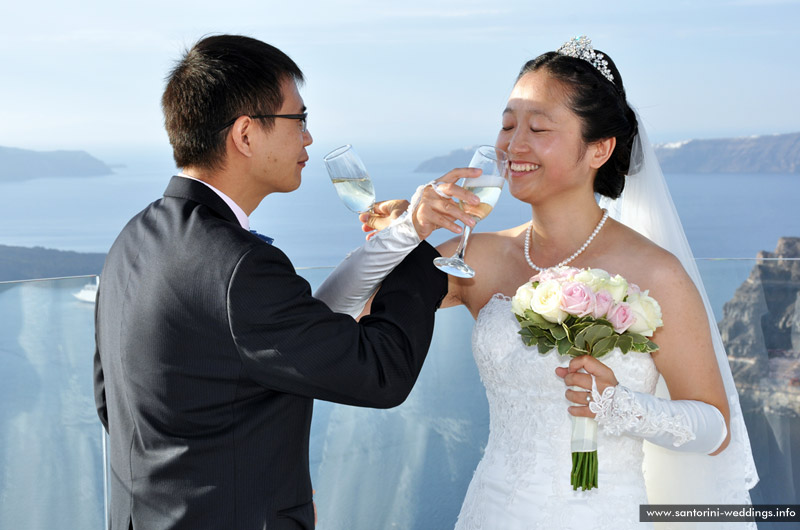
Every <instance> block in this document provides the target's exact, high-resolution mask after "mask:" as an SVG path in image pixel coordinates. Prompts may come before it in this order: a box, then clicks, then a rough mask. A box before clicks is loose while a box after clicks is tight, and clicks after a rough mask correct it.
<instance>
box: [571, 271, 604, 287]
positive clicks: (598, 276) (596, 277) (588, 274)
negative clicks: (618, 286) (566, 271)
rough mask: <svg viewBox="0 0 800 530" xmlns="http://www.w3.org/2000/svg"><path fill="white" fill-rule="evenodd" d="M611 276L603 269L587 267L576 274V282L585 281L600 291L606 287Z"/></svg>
mask: <svg viewBox="0 0 800 530" xmlns="http://www.w3.org/2000/svg"><path fill="white" fill-rule="evenodd" d="M610 277H611V276H610V275H609V274H608V273H607V272H606V271H604V270H603V269H585V270H582V271H581V272H579V273H578V274H576V275H575V278H574V280H575V281H576V282H581V283H585V284H586V285H588V286H589V287H591V288H592V291H594V292H598V291H601V290H602V289H604V288H605V285H606V282H607V281H608V279H609V278H610Z"/></svg>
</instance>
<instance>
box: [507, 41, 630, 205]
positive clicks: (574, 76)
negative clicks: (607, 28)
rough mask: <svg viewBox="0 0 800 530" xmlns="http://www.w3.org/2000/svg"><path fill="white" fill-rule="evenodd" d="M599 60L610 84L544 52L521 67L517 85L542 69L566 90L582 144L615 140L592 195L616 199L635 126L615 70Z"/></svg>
mask: <svg viewBox="0 0 800 530" xmlns="http://www.w3.org/2000/svg"><path fill="white" fill-rule="evenodd" d="M595 51H596V52H597V53H598V54H600V53H602V52H600V51H599V50H595ZM603 59H605V60H606V61H607V62H608V64H607V66H608V69H609V70H610V72H611V75H612V76H613V79H614V80H613V81H610V80H609V79H607V78H606V77H604V76H603V74H602V73H600V71H599V70H598V69H597V68H595V67H594V66H593V65H592V64H591V63H590V62H588V61H586V60H584V59H578V58H575V57H570V56H567V55H561V54H559V53H558V52H547V53H544V54H542V55H540V56H539V57H537V58H535V59H532V60H530V61H528V62H527V63H525V66H523V67H522V70H520V72H519V76H518V77H517V81H519V79H520V78H521V77H522V76H524V75H525V74H527V73H529V72H535V71H536V70H539V69H544V70H545V71H547V72H548V73H549V74H550V76H551V77H552V78H553V79H555V80H556V81H559V82H560V83H561V84H562V85H563V86H564V88H565V89H566V93H567V106H569V108H570V109H571V110H572V112H574V113H575V114H576V115H577V116H578V117H579V118H580V120H581V122H582V124H583V126H582V129H583V141H584V143H585V144H590V143H592V142H596V141H598V140H603V139H605V138H612V137H614V138H616V139H617V145H616V147H615V148H614V152H613V153H612V154H611V157H610V158H609V159H608V160H607V161H606V163H605V164H603V165H602V166H601V167H600V169H598V171H597V176H596V177H595V180H594V191H595V192H596V193H599V194H601V195H605V196H606V197H609V198H611V199H616V198H617V197H619V195H620V194H621V193H622V190H623V188H624V187H625V175H626V174H627V173H628V170H629V168H630V164H631V149H632V148H633V140H634V138H635V136H636V133H637V131H638V124H637V122H636V115H635V113H634V112H633V110H632V109H631V108H630V106H629V105H628V102H627V100H626V98H625V88H624V86H623V85H622V76H621V75H620V74H619V70H617V67H616V65H615V64H614V62H613V61H612V60H611V58H610V57H609V56H608V55H605V56H604V57H603Z"/></svg>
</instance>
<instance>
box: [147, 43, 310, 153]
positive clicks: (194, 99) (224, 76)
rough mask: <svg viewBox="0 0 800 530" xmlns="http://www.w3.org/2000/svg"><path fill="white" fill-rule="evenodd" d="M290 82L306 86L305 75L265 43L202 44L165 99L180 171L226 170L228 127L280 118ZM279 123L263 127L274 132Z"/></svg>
mask: <svg viewBox="0 0 800 530" xmlns="http://www.w3.org/2000/svg"><path fill="white" fill-rule="evenodd" d="M285 79H292V80H294V81H295V82H296V83H302V81H303V73H302V72H301V71H300V68H299V67H298V66H297V65H296V64H295V62H294V61H292V59H290V58H289V57H288V56H287V55H286V54H285V53H283V52H282V51H280V50H279V49H278V48H275V47H274V46H270V45H269V44H267V43H265V42H261V41H260V40H256V39H253V38H250V37H244V36H241V35H215V36H211V37H206V38H203V39H201V40H200V41H198V42H197V44H195V45H194V46H193V47H192V48H191V49H190V50H189V51H187V52H186V53H185V54H184V56H183V58H182V59H181V60H180V61H179V62H178V64H177V65H176V66H175V68H174V69H173V70H172V71H171V72H170V74H169V76H168V77H167V87H166V89H165V90H164V95H163V96H162V97H161V107H162V109H163V111H164V125H165V127H166V129H167V134H168V135H169V142H170V144H171V145H172V150H173V156H174V158H175V163H176V165H177V166H178V167H187V166H195V167H201V168H204V169H219V168H220V167H222V165H223V164H224V161H225V139H226V137H227V131H228V127H225V124H226V123H228V122H229V121H230V120H233V119H236V118H238V117H239V116H243V115H257V114H275V113H277V112H278V109H280V107H281V105H283V95H282V93H281V84H282V83H283V81H284V80H285ZM274 121H275V120H274V119H264V120H262V123H263V125H264V127H266V128H267V129H269V128H271V127H272V125H273V123H274Z"/></svg>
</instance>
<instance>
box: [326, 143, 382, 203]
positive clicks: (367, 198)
mask: <svg viewBox="0 0 800 530" xmlns="http://www.w3.org/2000/svg"><path fill="white" fill-rule="evenodd" d="M322 160H323V161H324V162H325V168H326V169H327V170H328V175H329V176H330V177H331V182H333V187H334V188H335V189H336V193H338V194H339V198H340V199H342V202H344V205H345V206H347V207H348V208H349V209H350V210H352V211H354V212H356V213H365V212H371V211H372V206H373V205H374V204H375V188H374V187H373V185H372V180H370V178H369V173H367V168H366V167H364V162H362V161H361V159H360V158H359V157H358V155H357V154H356V152H355V150H354V149H353V146H352V145H349V144H348V145H343V146H341V147H337V148H336V149H334V150H333V151H331V152H330V153H328V154H327V155H325V158H323V159H322Z"/></svg>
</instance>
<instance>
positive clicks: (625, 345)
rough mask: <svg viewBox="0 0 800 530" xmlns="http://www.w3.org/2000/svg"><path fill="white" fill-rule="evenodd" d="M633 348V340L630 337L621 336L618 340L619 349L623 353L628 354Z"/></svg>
mask: <svg viewBox="0 0 800 530" xmlns="http://www.w3.org/2000/svg"><path fill="white" fill-rule="evenodd" d="M631 346H633V339H632V338H631V336H630V335H620V336H619V337H618V338H617V347H618V348H619V349H620V350H621V351H622V353H628V352H629V351H631Z"/></svg>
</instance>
